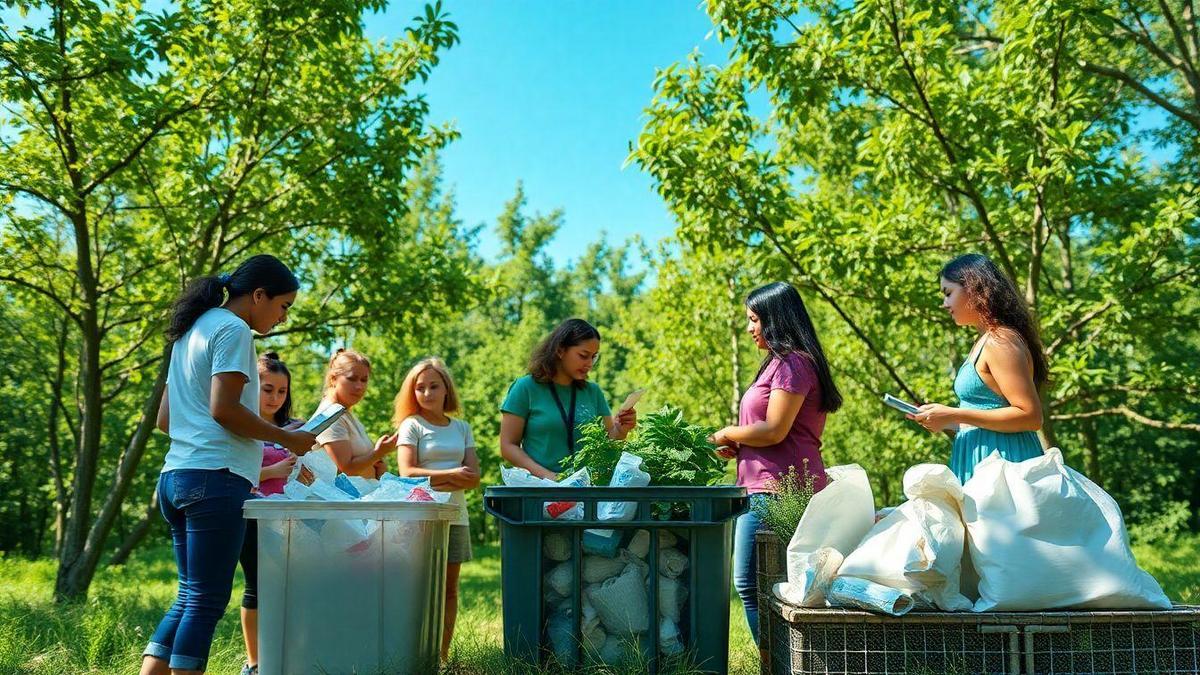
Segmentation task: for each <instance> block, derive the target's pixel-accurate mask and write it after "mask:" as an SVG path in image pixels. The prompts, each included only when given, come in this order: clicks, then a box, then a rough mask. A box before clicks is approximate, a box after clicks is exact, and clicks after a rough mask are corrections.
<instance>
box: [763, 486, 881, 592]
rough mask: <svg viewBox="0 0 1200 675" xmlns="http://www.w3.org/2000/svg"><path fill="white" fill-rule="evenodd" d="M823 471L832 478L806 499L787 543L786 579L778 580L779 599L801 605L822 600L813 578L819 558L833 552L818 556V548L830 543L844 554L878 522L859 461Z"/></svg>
mask: <svg viewBox="0 0 1200 675" xmlns="http://www.w3.org/2000/svg"><path fill="white" fill-rule="evenodd" d="M825 475H826V476H828V477H829V482H828V483H827V484H826V485H825V488H824V489H822V490H821V491H820V492H818V493H817V494H815V495H813V498H812V500H811V501H809V502H808V508H807V509H805V510H804V515H802V516H800V523H799V524H798V525H797V526H796V533H795V534H793V535H792V541H791V542H790V543H789V544H788V548H787V579H788V580H787V583H782V584H776V585H775V594H776V595H777V596H778V597H779V599H780V600H783V601H784V602H789V603H792V604H794V605H800V606H803V607H819V606H822V605H823V604H824V598H821V597H819V595H820V594H818V593H815V592H814V590H815V589H814V588H813V586H812V584H813V582H814V580H815V579H816V577H817V576H819V575H818V573H817V572H818V570H819V569H820V567H821V564H822V563H824V564H827V563H828V561H829V559H830V558H829V556H828V555H827V554H826V555H823V556H822V557H818V556H816V555H815V554H816V552H817V550H818V549H821V548H825V547H829V548H832V549H834V550H836V551H837V552H838V553H840V554H841V555H842V556H846V555H848V554H849V553H850V551H853V550H854V547H855V546H857V545H858V542H860V541H862V538H863V536H865V535H866V534H867V532H869V531H870V530H871V525H873V524H874V523H875V500H874V497H872V496H871V483H870V481H868V480H867V472H866V471H863V468H862V467H861V466H859V465H857V464H845V465H842V466H834V467H830V468H828V469H826V470H825ZM825 573H826V576H828V573H827V571H826V572H825Z"/></svg>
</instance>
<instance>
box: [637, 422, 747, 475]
mask: <svg viewBox="0 0 1200 675" xmlns="http://www.w3.org/2000/svg"><path fill="white" fill-rule="evenodd" d="M713 431H715V429H713V428H712V427H706V426H702V425H699V424H689V423H688V422H686V421H684V419H683V411H682V410H679V409H678V408H672V407H670V406H664V407H663V408H662V409H661V410H659V411H658V412H654V413H650V414H649V415H646V418H645V419H644V420H642V421H641V422H640V423H639V424H638V427H637V432H636V435H635V436H633V437H632V438H631V439H630V440H629V441H628V443H627V447H626V448H625V449H626V450H628V451H629V452H632V453H633V454H635V455H637V456H638V457H641V458H642V469H643V470H645V471H646V473H649V474H650V484H651V485H695V486H702V485H713V484H715V483H718V482H720V480H721V478H722V477H723V476H724V475H725V466H724V462H723V461H722V460H721V458H720V457H718V456H717V454H716V449H717V448H716V446H715V445H713V444H712V443H710V442H709V440H708V437H709V436H711V435H712V434H713Z"/></svg>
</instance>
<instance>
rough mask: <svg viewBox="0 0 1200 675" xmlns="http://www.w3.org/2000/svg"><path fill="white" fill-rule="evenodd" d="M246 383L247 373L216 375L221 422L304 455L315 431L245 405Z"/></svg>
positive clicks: (214, 407) (213, 393)
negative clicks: (283, 423) (285, 424)
mask: <svg viewBox="0 0 1200 675" xmlns="http://www.w3.org/2000/svg"><path fill="white" fill-rule="evenodd" d="M245 386H246V376H245V375H243V374H241V373H238V372H228V373H217V374H216V375H213V377H212V389H211V390H210V393H209V406H208V407H209V413H210V414H212V417H213V419H214V420H216V421H217V424H220V425H221V426H223V427H225V428H226V429H228V430H229V431H231V432H233V433H235V434H237V435H238V436H242V437H244V438H256V439H258V440H261V441H273V442H275V443H278V444H280V445H282V446H283V447H285V448H287V449H288V450H291V451H292V454H293V455H303V454H304V453H306V452H308V451H309V450H311V449H312V446H313V444H314V443H316V442H317V437H316V436H315V435H313V434H310V433H308V432H306V431H286V430H284V429H280V428H279V427H277V426H275V425H274V424H271V423H270V422H268V421H266V420H264V419H263V418H261V417H259V416H258V413H257V412H253V411H251V410H250V409H249V408H247V407H246V406H244V405H242V401H241V397H242V389H244V388H245ZM160 415H161V409H160Z"/></svg>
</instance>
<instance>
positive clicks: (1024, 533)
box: [963, 448, 1171, 612]
mask: <svg viewBox="0 0 1200 675" xmlns="http://www.w3.org/2000/svg"><path fill="white" fill-rule="evenodd" d="M963 493H964V495H965V497H964V500H963V520H964V521H965V522H966V526H967V542H968V544H969V546H970V553H971V562H972V563H973V564H974V566H975V570H976V572H978V574H979V600H977V601H976V602H975V606H974V610H975V611H976V612H987V611H1022V610H1046V609H1057V608H1065V607H1071V608H1077V609H1170V607H1171V601H1170V600H1169V599H1167V596H1166V595H1164V594H1163V592H1162V588H1161V587H1160V586H1159V585H1158V582H1157V581H1155V580H1154V578H1153V577H1151V576H1150V575H1149V574H1147V573H1146V572H1144V571H1143V570H1142V569H1141V568H1139V567H1138V565H1137V561H1136V560H1134V557H1133V552H1132V551H1131V550H1130V548H1129V534H1128V532H1127V531H1126V530H1125V521H1124V519H1123V518H1122V516H1121V509H1120V507H1119V506H1117V503H1116V501H1114V500H1113V498H1112V497H1110V496H1109V495H1108V493H1106V492H1105V491H1104V490H1102V489H1100V487H1099V486H1098V485H1096V484H1095V483H1093V482H1092V481H1090V480H1088V479H1087V477H1085V476H1084V475H1083V474H1081V473H1079V472H1077V471H1075V470H1074V469H1071V468H1070V467H1068V466H1066V465H1065V464H1064V463H1063V459H1062V453H1061V452H1060V451H1059V450H1058V448H1051V449H1049V450H1047V451H1046V453H1045V454H1044V455H1042V456H1040V457H1034V458H1032V459H1027V460H1025V461H1023V462H1010V461H1008V460H1006V459H1004V458H1002V457H1001V456H1000V454H999V453H998V452H993V453H992V454H991V455H990V456H988V457H987V458H985V459H984V460H983V461H981V462H979V464H977V465H976V466H975V473H974V475H972V476H971V478H970V480H968V481H967V484H966V485H964V486H963Z"/></svg>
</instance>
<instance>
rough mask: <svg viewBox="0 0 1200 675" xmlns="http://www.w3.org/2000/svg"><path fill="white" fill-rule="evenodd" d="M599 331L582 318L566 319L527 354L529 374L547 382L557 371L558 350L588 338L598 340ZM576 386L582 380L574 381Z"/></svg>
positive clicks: (580, 385) (581, 383)
mask: <svg viewBox="0 0 1200 675" xmlns="http://www.w3.org/2000/svg"><path fill="white" fill-rule="evenodd" d="M599 339H600V331H598V330H596V328H595V327H594V326H592V324H590V323H588V322H586V321H584V320H583V319H567V320H566V321H564V322H562V323H560V324H558V327H557V328H555V329H554V330H552V331H550V334H549V335H547V336H546V339H544V340H542V342H541V344H539V345H538V346H537V347H536V348H535V349H534V350H533V354H531V355H530V356H529V374H530V375H532V376H533V379H534V380H536V381H538V382H549V381H551V380H553V379H554V374H555V373H557V372H558V361H559V357H558V350H560V349H567V348H568V347H574V346H575V345H578V344H582V343H584V342H587V341H588V340H599ZM574 385H575V386H576V387H582V386H583V385H584V383H583V381H582V380H576V381H575V382H574Z"/></svg>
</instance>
